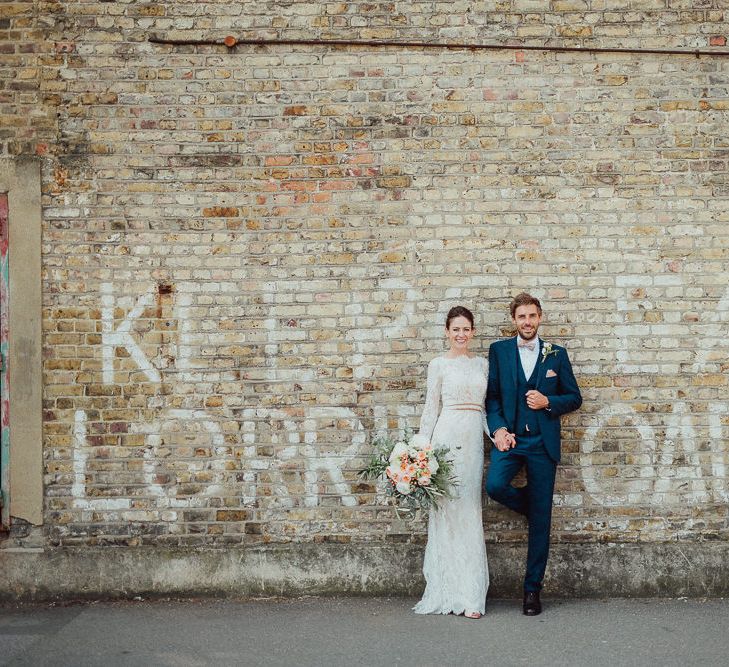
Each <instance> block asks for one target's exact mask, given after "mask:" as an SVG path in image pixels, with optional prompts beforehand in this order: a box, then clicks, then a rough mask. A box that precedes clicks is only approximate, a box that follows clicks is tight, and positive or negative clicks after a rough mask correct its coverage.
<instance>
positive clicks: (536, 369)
mask: <svg viewBox="0 0 729 667" xmlns="http://www.w3.org/2000/svg"><path fill="white" fill-rule="evenodd" d="M543 347H544V342H543V341H542V339H541V338H540V339H539V356H537V365H536V366H535V367H534V372H535V373H536V374H537V380H536V382H535V383H534V388H535V389H536V390H537V391H538V390H539V385H540V384H541V382H542V375H543V373H542V359H543V357H542V348H543Z"/></svg>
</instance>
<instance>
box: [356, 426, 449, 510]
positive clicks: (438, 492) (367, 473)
mask: <svg viewBox="0 0 729 667" xmlns="http://www.w3.org/2000/svg"><path fill="white" fill-rule="evenodd" d="M372 444H373V445H374V448H375V451H374V453H373V454H372V458H371V459H370V462H369V464H368V465H367V467H365V468H363V469H362V470H360V471H359V475H360V477H362V478H364V479H377V478H380V477H382V476H383V475H384V476H385V478H386V480H387V483H386V487H385V490H386V492H387V494H388V495H389V496H391V497H393V498H394V499H395V503H396V505H397V506H398V507H399V508H402V509H406V510H409V511H411V512H412V511H415V510H416V509H422V510H427V509H429V508H430V507H434V508H436V509H437V507H438V500H439V499H440V498H451V497H452V488H453V487H454V486H455V485H456V478H455V477H454V475H453V463H452V462H451V461H450V460H449V459H448V458H447V457H446V454H447V453H448V450H447V449H435V448H433V446H432V445H431V444H430V443H429V442H428V441H427V440H426V439H425V438H424V437H422V436H419V435H416V436H413V435H412V434H411V433H410V432H409V431H408V432H406V433H405V435H404V437H403V438H402V439H401V440H398V441H396V442H393V441H392V440H391V439H390V438H387V437H379V438H375V440H374V441H373V443H372Z"/></svg>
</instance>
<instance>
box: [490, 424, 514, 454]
mask: <svg viewBox="0 0 729 667" xmlns="http://www.w3.org/2000/svg"><path fill="white" fill-rule="evenodd" d="M494 444H495V445H496V449H498V450H499V451H500V452H508V451H509V450H510V449H511V448H512V447H516V436H515V435H514V434H513V433H509V431H508V429H506V428H503V427H502V428H500V429H499V430H498V431H496V433H494Z"/></svg>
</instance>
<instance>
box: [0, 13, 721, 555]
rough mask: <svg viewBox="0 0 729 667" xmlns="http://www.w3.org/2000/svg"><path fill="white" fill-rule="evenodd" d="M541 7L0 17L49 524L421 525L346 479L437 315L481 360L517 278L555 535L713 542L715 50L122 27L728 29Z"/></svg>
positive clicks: (717, 529)
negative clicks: (567, 381) (40, 299)
mask: <svg viewBox="0 0 729 667" xmlns="http://www.w3.org/2000/svg"><path fill="white" fill-rule="evenodd" d="M545 4H547V3H543V2H532V1H526V0H524V1H519V0H513V1H511V2H509V1H505V2H498V3H480V2H454V3H450V2H449V3H445V4H443V5H439V4H436V5H433V4H432V3H403V2H392V3H353V2H352V3H346V2H342V3H310V2H279V3H270V2H269V3H249V2H241V3H230V2H227V0H226V1H225V2H217V3H215V2H211V3H183V2H175V3H169V2H168V3H154V4H153V3H150V4H141V3H108V2H99V3H95V2H86V3H55V4H52V5H51V4H50V3H40V2H39V3H15V4H11V5H7V6H4V7H3V11H4V12H5V15H6V16H9V18H4V19H2V23H0V26H2V27H3V28H4V29H7V30H9V33H8V34H10V35H11V37H10V38H9V41H7V42H6V43H5V46H3V47H2V48H3V49H4V53H6V54H10V61H9V63H10V67H9V68H6V69H4V70H3V71H2V76H3V78H2V85H3V87H2V89H0V92H1V93H2V95H3V98H2V100H3V101H2V105H3V106H2V113H3V117H4V118H6V117H7V118H10V119H12V123H11V124H10V127H11V129H10V130H9V131H8V130H3V132H4V133H3V135H2V141H3V145H4V146H5V149H6V152H8V153H17V152H21V153H28V152H31V153H32V152H39V153H41V154H43V155H44V158H43V160H44V184H43V186H44V229H43V238H44V242H43V262H44V272H43V290H44V312H43V322H44V331H45V333H44V346H45V349H44V352H45V362H44V370H45V378H44V379H45V390H44V396H45V415H44V427H45V443H44V444H45V465H46V470H45V490H46V517H45V518H46V524H45V528H44V531H45V532H44V535H45V536H46V537H45V539H46V543H47V544H48V545H74V544H83V545H93V544H97V545H105V544H121V545H140V544H149V545H155V546H162V545H174V546H186V545H209V546H214V545H221V544H239V543H242V544H261V543H266V544H268V543H281V542H288V541H294V542H298V541H306V542H310V541H332V542H348V541H353V542H360V541H369V542H382V541H394V542H406V541H415V542H416V543H420V542H422V541H423V539H424V535H423V533H424V524H423V523H422V522H421V523H418V524H416V525H417V530H416V532H415V534H414V535H410V534H409V531H408V530H407V526H406V525H405V524H402V523H399V522H397V521H396V520H395V518H394V516H393V514H392V511H391V510H389V509H387V508H383V507H382V505H381V504H379V503H378V501H377V497H376V494H375V493H374V487H373V486H372V485H366V484H361V483H359V482H358V481H357V480H356V475H355V471H356V469H357V468H358V467H359V466H360V465H361V464H362V462H363V456H365V455H366V454H367V452H368V444H369V442H370V438H371V436H372V434H373V433H376V432H378V431H384V430H393V431H396V430H397V429H402V428H405V427H408V426H409V427H417V423H418V417H419V414H420V410H421V404H422V400H423V391H424V386H425V369H426V366H427V363H428V361H429V360H430V359H431V358H432V357H433V356H435V355H437V354H439V353H440V352H441V351H442V350H443V349H444V341H443V336H442V324H443V319H444V314H445V312H446V310H447V309H448V308H449V307H450V306H452V305H454V304H457V303H460V304H464V305H467V306H469V307H471V308H472V309H473V310H474V311H475V312H476V314H477V324H478V327H479V337H478V340H477V342H476V349H477V351H479V352H481V353H483V354H485V353H486V350H487V348H488V345H489V343H490V342H491V341H493V340H495V339H497V338H498V337H499V336H501V335H504V333H505V332H506V330H507V329H508V325H509V322H508V318H507V314H508V313H507V304H508V300H509V298H510V296H511V295H513V294H514V293H516V292H517V291H521V290H522V289H526V290H529V291H531V292H533V293H534V294H536V295H538V296H539V297H541V298H542V299H543V303H544V305H545V308H546V314H547V320H546V323H545V324H544V327H543V333H544V337H545V338H546V339H547V340H555V341H558V342H560V343H564V344H565V345H566V346H567V348H568V349H569V351H570V355H571V357H572V359H573V361H574V365H575V369H576V372H577V375H578V378H579V381H580V385H581V387H582V388H583V394H584V397H585V404H584V406H583V408H582V409H581V411H580V412H578V413H576V414H573V415H570V416H569V417H568V418H567V419H565V420H564V426H565V428H564V432H565V439H564V442H563V450H564V459H563V465H562V466H561V468H560V472H559V478H558V486H557V494H556V503H557V507H556V512H555V520H554V540H555V541H556V542H558V543H596V542H598V543H599V542H641V541H643V542H650V543H655V542H667V541H673V540H677V539H678V540H686V541H702V540H717V539H726V538H727V536H728V534H729V527H728V525H727V519H726V509H725V508H726V501H727V499H728V498H729V452H728V450H727V435H728V433H729V420H728V419H727V414H728V413H729V399H727V398H726V389H727V384H729V383H728V381H727V373H726V371H727V361H726V358H727V327H726V323H727V320H729V279H728V277H727V272H726V265H727V254H728V252H729V251H728V250H727V248H729V231H727V230H728V229H729V228H728V227H727V223H728V222H729V213H728V210H729V208H728V206H727V203H728V201H729V166H728V164H729V139H727V127H728V126H729V125H728V123H727V121H729V92H728V91H729V58H718V57H714V58H712V57H701V58H696V57H694V56H680V55H679V56H666V55H648V54H646V55H629V54H626V55H617V54H591V53H553V52H551V53H550V52H533V51H467V50H461V51H458V50H451V51H449V50H437V49H432V50H431V49H428V50H426V49H407V48H386V49H385V48H374V47H349V48H334V47H327V46H319V47H305V46H268V47H249V46H239V47H237V48H235V49H232V50H229V49H227V48H225V47H223V46H198V47H194V46H178V47H172V46H165V45H155V44H151V43H149V42H148V41H147V40H148V37H149V36H150V35H151V34H152V33H155V34H157V35H159V36H165V37H173V38H178V39H184V38H191V39H202V38H211V39H212V38H214V39H222V38H223V37H224V36H225V35H228V34H231V35H235V36H237V37H239V38H242V37H247V38H256V37H257V38H276V37H280V38H286V37H290V38H307V39H310V38H315V37H319V38H322V39H350V38H351V39H377V40H379V39H391V40H395V39H397V40H425V41H434V40H441V41H448V40H450V41H453V40H457V41H472V42H506V41H511V42H513V41H514V40H519V41H520V43H523V44H532V45H536V44H545V43H549V44H554V45H559V44H563V45H582V46H596V47H616V46H617V47H627V46H630V47H635V48H666V47H676V48H690V49H694V48H705V49H715V50H721V49H722V47H724V45H725V42H726V32H727V31H726V18H727V17H726V11H725V10H724V9H723V8H722V6H723V4H724V3H722V2H719V0H715V1H709V0H707V1H705V2H700V3H698V2H683V1H677V2H673V1H672V0H661V1H660V2H659V1H655V2H652V1H648V0H646V1H645V2H635V1H632V2H628V1H627V0H626V2H622V3H620V2H609V3H608V2H602V1H600V0H593V1H592V2H588V1H584V2H580V1H577V0H575V1H574V2H554V3H548V4H549V10H548V11H545V10H544V6H545ZM7 7H11V8H12V11H11V12H10V13H9V14H8V12H7ZM49 8H50V9H52V11H48V10H49ZM61 10H64V11H65V14H63V15H62V14H61ZM18 17H20V18H18ZM23 17H25V18H23ZM54 17H56V18H54ZM31 18H32V20H31ZM21 19H22V21H26V20H27V21H28V23H27V26H28V27H27V28H25V27H23V28H22V30H25V29H27V30H28V31H32V34H37V33H40V34H41V35H42V37H38V38H37V41H36V43H35V44H31V45H30V47H29V48H27V49H26V48H24V47H23V46H22V45H21V43H22V42H23V40H25V39H26V37H25V36H18V34H19V33H18V31H21V32H22V30H21V28H16V23H17V22H19V21H21ZM17 25H20V24H19V23H17ZM25 25H26V24H23V26H25ZM28 34H31V33H28ZM7 44H10V45H11V46H12V45H13V44H15V46H13V47H12V48H8V47H7ZM24 53H25V54H26V55H23V54H24ZM40 54H44V55H43V57H41V56H40ZM22 80H27V82H28V83H24V84H21V81H22ZM56 114H58V115H57V121H56V120H55V119H56ZM34 119H41V120H42V122H41V121H40V120H39V121H36V120H34ZM49 119H54V124H53V125H52V124H51V123H50V121H49ZM56 122H57V126H56V125H55V123H56ZM39 145H42V146H43V147H42V148H40V149H39V148H38V146H39ZM485 502H486V513H485V524H486V534H487V539H488V541H489V542H491V543H493V542H519V543H521V542H523V540H524V527H523V524H522V522H521V521H519V520H518V519H516V518H515V516H514V515H512V514H510V513H508V512H507V511H506V510H502V509H500V508H499V507H498V506H497V505H495V504H493V503H490V502H488V501H485Z"/></svg>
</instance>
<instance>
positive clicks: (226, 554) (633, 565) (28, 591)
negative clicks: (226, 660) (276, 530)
mask: <svg viewBox="0 0 729 667" xmlns="http://www.w3.org/2000/svg"><path fill="white" fill-rule="evenodd" d="M487 548H488V552H489V569H490V571H491V588H490V590H489V595H490V596H492V597H518V596H519V595H520V594H521V577H522V574H523V567H524V559H525V551H524V548H523V547H521V546H513V545H500V544H496V545H493V544H491V545H488V547H487ZM728 562H729V544H725V543H719V542H717V543H701V544H689V543H665V544H604V545H603V544H599V545H596V544H590V545H584V544H580V545H566V544H559V545H554V547H553V549H552V557H551V559H550V569H549V571H548V577H547V581H545V593H546V594H548V595H549V596H550V597H611V596H612V597H633V596H635V597H678V596H686V597H721V596H727V595H729V567H728V566H727V563H728ZM421 563H422V547H419V546H412V545H381V544H376V545H375V544H349V545H341V544H330V545H319V544H316V545H315V544H294V545H267V546H266V547H256V548H239V549H170V548H154V547H149V548H147V547H144V548H120V547H108V548H63V549H47V550H44V551H41V552H39V551H38V550H37V549H29V550H27V551H25V550H22V549H13V550H9V549H6V550H2V549H0V572H2V577H0V601H6V602H7V601H21V600H22V601H31V600H32V601H44V600H54V599H69V598H87V599H98V598H127V597H133V596H136V595H141V596H145V597H154V596H185V597H189V596H220V597H243V596H256V595H284V596H295V595H328V594H347V595H417V594H419V593H420V592H421V591H422V588H423V585H424V584H423V579H422V573H421V569H420V568H421Z"/></svg>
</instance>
